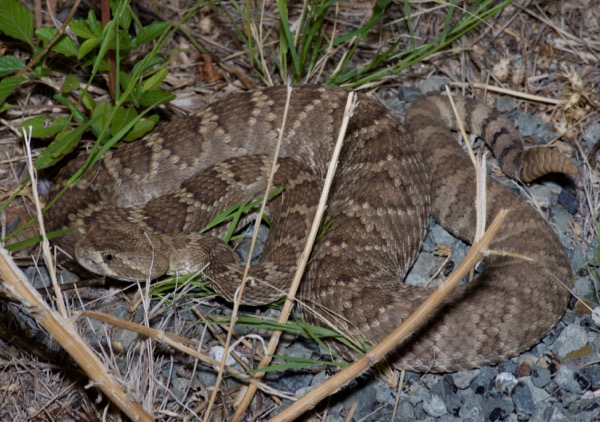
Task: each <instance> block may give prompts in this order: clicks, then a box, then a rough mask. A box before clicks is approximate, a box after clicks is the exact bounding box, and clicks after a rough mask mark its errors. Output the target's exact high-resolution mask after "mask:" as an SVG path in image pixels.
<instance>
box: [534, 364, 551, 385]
mask: <svg viewBox="0 0 600 422" xmlns="http://www.w3.org/2000/svg"><path fill="white" fill-rule="evenodd" d="M531 381H532V382H533V385H535V386H536V387H538V388H544V387H545V386H547V385H548V384H550V381H552V379H551V376H550V370H549V369H548V368H541V367H539V366H536V367H534V368H533V370H532V371H531Z"/></svg>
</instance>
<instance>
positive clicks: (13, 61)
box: [0, 56, 24, 76]
mask: <svg viewBox="0 0 600 422" xmlns="http://www.w3.org/2000/svg"><path fill="white" fill-rule="evenodd" d="M23 66H24V65H23V62H21V60H19V59H17V58H16V57H15V56H3V57H0V76H5V75H8V74H9V73H12V72H16V71H18V70H20V69H22V68H23Z"/></svg>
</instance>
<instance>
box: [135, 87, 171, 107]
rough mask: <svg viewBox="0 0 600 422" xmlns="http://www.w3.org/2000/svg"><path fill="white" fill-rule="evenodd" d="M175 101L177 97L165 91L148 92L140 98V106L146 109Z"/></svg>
mask: <svg viewBox="0 0 600 422" xmlns="http://www.w3.org/2000/svg"><path fill="white" fill-rule="evenodd" d="M174 99H175V95H173V94H171V93H170V92H165V91H158V90H156V91H146V92H144V93H143V94H142V96H141V97H140V104H141V105H143V106H144V107H150V106H157V105H160V104H165V103H168V102H169V101H172V100H174Z"/></svg>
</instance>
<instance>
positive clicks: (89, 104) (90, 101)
mask: <svg viewBox="0 0 600 422" xmlns="http://www.w3.org/2000/svg"><path fill="white" fill-rule="evenodd" d="M81 94H82V96H83V99H82V101H83V105H84V106H85V108H87V109H88V110H90V111H94V109H95V108H96V101H95V100H94V97H93V96H92V94H90V93H89V92H87V91H81Z"/></svg>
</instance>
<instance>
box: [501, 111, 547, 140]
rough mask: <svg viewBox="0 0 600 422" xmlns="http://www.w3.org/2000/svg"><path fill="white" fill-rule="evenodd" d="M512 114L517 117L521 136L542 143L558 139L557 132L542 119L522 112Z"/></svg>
mask: <svg viewBox="0 0 600 422" xmlns="http://www.w3.org/2000/svg"><path fill="white" fill-rule="evenodd" d="M510 114H511V115H514V116H515V117H516V119H517V125H518V127H519V133H520V134H521V136H523V137H531V138H533V139H535V140H537V141H538V142H540V143H545V142H548V141H550V140H552V139H554V138H555V137H556V132H554V130H552V128H551V127H550V126H548V124H547V123H546V122H544V121H543V120H542V119H541V118H539V117H537V116H534V115H532V114H529V113H524V112H522V111H515V112H514V113H510Z"/></svg>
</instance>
